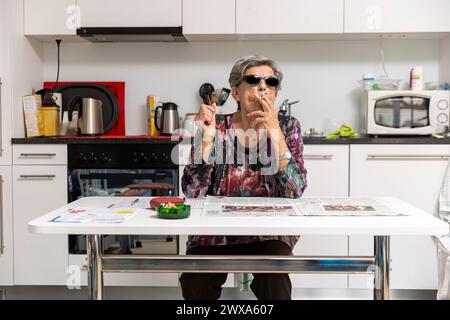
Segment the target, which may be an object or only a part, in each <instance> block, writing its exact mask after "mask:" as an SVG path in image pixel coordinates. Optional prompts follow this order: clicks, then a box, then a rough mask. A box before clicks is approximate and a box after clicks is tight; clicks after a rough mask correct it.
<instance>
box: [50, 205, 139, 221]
mask: <svg viewBox="0 0 450 320" xmlns="http://www.w3.org/2000/svg"><path fill="white" fill-rule="evenodd" d="M136 212H137V210H136V209H131V208H114V209H112V208H85V207H76V208H72V209H68V210H66V211H64V212H63V213H62V214H60V215H59V216H57V217H55V218H53V219H52V220H50V221H51V222H64V223H87V222H90V223H121V222H123V221H125V220H126V219H127V218H128V217H130V216H131V215H133V214H134V213H136Z"/></svg>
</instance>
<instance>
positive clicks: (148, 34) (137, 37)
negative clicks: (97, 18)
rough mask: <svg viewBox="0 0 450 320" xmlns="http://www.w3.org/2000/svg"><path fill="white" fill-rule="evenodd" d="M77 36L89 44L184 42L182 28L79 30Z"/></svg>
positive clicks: (98, 28)
mask: <svg viewBox="0 0 450 320" xmlns="http://www.w3.org/2000/svg"><path fill="white" fill-rule="evenodd" d="M77 35H78V36H80V37H82V38H85V39H87V40H89V41H91V42H186V38H185V37H184V36H183V28H182V27H104V28H103V27H95V28H79V29H77Z"/></svg>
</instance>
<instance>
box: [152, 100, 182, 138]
mask: <svg viewBox="0 0 450 320" xmlns="http://www.w3.org/2000/svg"><path fill="white" fill-rule="evenodd" d="M155 126H156V129H158V130H159V132H161V134H162V135H172V134H173V133H174V132H175V130H177V129H179V128H180V118H179V115H178V106H177V105H176V104H175V103H173V102H165V103H163V105H162V106H159V107H157V108H156V110H155Z"/></svg>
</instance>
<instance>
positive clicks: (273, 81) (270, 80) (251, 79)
mask: <svg viewBox="0 0 450 320" xmlns="http://www.w3.org/2000/svg"><path fill="white" fill-rule="evenodd" d="M263 79H264V81H265V82H266V84H267V85H268V86H269V87H274V88H276V87H278V85H279V84H280V80H279V79H278V78H275V77H272V76H267V77H260V76H255V75H247V76H244V81H245V82H246V83H248V84H249V85H251V86H257V85H258V84H259V83H260V82H261V80H263Z"/></svg>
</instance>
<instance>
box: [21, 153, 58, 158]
mask: <svg viewBox="0 0 450 320" xmlns="http://www.w3.org/2000/svg"><path fill="white" fill-rule="evenodd" d="M20 156H21V157H24V158H27V157H40V158H53V157H55V156H56V153H21V154H20Z"/></svg>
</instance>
